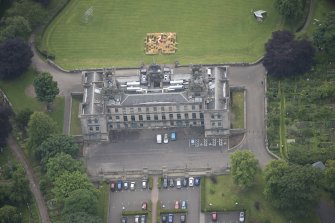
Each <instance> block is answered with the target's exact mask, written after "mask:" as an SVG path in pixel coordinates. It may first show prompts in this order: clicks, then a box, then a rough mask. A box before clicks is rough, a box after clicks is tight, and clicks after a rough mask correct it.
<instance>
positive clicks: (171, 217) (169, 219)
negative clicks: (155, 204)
mask: <svg viewBox="0 0 335 223" xmlns="http://www.w3.org/2000/svg"><path fill="white" fill-rule="evenodd" d="M168 222H169V223H173V214H169V217H168Z"/></svg>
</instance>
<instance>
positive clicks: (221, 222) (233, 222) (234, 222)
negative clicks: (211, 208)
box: [205, 211, 244, 223]
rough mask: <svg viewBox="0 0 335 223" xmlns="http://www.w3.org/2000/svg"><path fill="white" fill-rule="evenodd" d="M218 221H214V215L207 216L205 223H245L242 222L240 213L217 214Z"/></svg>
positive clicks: (208, 214) (207, 214)
mask: <svg viewBox="0 0 335 223" xmlns="http://www.w3.org/2000/svg"><path fill="white" fill-rule="evenodd" d="M215 213H216V217H217V220H216V221H213V218H212V213H206V214H205V222H206V223H243V222H244V221H240V219H239V217H240V212H237V211H232V212H215Z"/></svg>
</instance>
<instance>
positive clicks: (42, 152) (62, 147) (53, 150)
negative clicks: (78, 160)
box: [36, 135, 79, 165]
mask: <svg viewBox="0 0 335 223" xmlns="http://www.w3.org/2000/svg"><path fill="white" fill-rule="evenodd" d="M61 152H63V153H65V154H69V155H70V156H72V157H75V156H76V155H77V154H78V152H79V146H78V144H77V143H76V142H74V140H73V138H72V137H71V136H67V135H52V136H50V137H48V138H47V139H46V140H45V141H44V142H43V143H42V144H41V145H40V146H39V147H38V148H37V150H36V156H37V158H38V159H40V160H41V161H42V162H41V163H42V165H46V164H47V162H48V160H49V158H51V157H54V156H55V155H57V154H58V153H61Z"/></svg>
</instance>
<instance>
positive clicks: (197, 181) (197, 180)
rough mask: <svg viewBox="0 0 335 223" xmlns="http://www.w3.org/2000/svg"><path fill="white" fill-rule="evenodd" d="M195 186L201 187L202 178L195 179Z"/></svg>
mask: <svg viewBox="0 0 335 223" xmlns="http://www.w3.org/2000/svg"><path fill="white" fill-rule="evenodd" d="M194 185H195V186H199V185H200V177H195V178H194Z"/></svg>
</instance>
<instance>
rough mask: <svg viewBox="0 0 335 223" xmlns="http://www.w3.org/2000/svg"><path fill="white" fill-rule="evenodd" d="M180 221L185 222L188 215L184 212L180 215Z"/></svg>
mask: <svg viewBox="0 0 335 223" xmlns="http://www.w3.org/2000/svg"><path fill="white" fill-rule="evenodd" d="M180 222H181V223H185V222H186V215H184V214H182V215H180Z"/></svg>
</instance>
